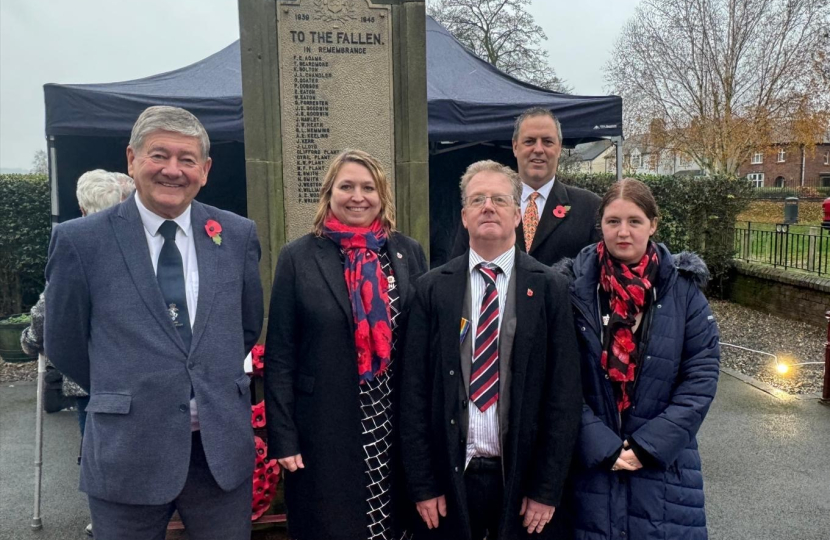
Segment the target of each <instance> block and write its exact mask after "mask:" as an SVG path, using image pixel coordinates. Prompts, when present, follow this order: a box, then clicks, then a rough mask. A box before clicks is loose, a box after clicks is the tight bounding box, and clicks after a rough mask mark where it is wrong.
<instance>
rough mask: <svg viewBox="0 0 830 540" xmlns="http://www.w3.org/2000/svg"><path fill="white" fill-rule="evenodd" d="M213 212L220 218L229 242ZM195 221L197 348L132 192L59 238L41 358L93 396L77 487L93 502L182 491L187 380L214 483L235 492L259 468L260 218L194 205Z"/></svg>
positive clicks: (144, 499)
mask: <svg viewBox="0 0 830 540" xmlns="http://www.w3.org/2000/svg"><path fill="white" fill-rule="evenodd" d="M208 219H213V220H216V221H218V222H219V223H220V224H221V226H222V228H223V231H222V243H221V245H216V244H215V243H214V242H213V241H212V240H211V239H210V238H209V237H208V235H207V233H206V232H205V223H206V222H207V220H208ZM191 220H192V224H193V241H194V242H195V247H196V256H197V259H198V270H199V293H198V294H199V297H198V306H197V311H196V317H195V323H194V325H193V339H192V343H191V346H190V350H187V349H185V346H184V342H183V341H182V339H181V337H180V336H179V334H178V332H177V331H176V329H175V328H174V327H173V325H172V324H171V322H170V319H169V318H168V316H167V314H166V312H165V306H164V300H163V298H162V295H161V291H160V289H159V287H158V283H157V281H156V277H155V272H154V270H153V265H152V262H151V260H150V255H149V250H148V249H147V241H146V238H145V234H144V227H143V224H142V222H141V218H140V216H139V213H138V208H137V207H136V203H135V200H134V196H133V197H130V198H129V199H127V200H126V201H125V202H123V203H121V204H119V205H117V206H114V207H112V208H109V209H107V210H104V211H102V212H99V213H97V214H94V215H92V216H89V217H86V218H83V219H76V220H72V221H69V222H66V223H63V224H60V225H57V226H56V227H55V229H54V231H53V233H52V242H51V245H50V246H49V262H48V264H47V267H46V277H47V281H49V287H48V289H47V293H46V303H47V304H48V305H49V309H48V310H47V311H46V324H45V331H46V335H45V338H46V339H45V345H46V353H47V355H48V356H49V358H50V359H51V360H52V362H53V363H54V364H55V366H56V367H57V368H58V369H60V370H61V371H62V372H63V373H65V374H66V375H68V376H70V377H71V378H72V379H74V380H75V381H77V382H78V384H80V385H81V386H82V387H83V388H85V389H87V390H88V391H89V392H90V401H89V405H88V406H87V409H86V411H87V413H88V417H87V424H86V431H85V433H84V441H83V457H82V460H81V490H82V491H85V492H86V493H87V494H89V495H92V496H94V497H98V498H100V499H105V500H108V501H113V502H118V503H125V504H164V503H167V502H169V501H171V500H173V499H174V498H175V497H176V495H178V493H179V492H181V490H182V487H183V486H184V483H185V479H186V478H187V471H188V467H189V462H190V443H191V431H190V408H189V406H188V403H189V401H190V392H191V385H192V388H193V392H194V394H195V398H196V403H197V406H198V412H199V422H200V424H201V437H202V442H203V445H204V449H205V455H206V456H207V462H208V465H209V467H210V470H211V472H212V473H213V476H214V478H215V480H216V482H217V483H218V484H219V486H220V487H221V488H222V489H224V490H231V489H233V488H235V487H237V486H238V485H239V484H240V483H241V482H243V481H244V480H245V479H249V478H250V477H251V474H252V473H253V466H254V438H253V432H252V429H251V409H250V407H251V395H250V389H249V384H250V383H249V378H248V376H247V375H246V374H245V373H244V371H243V368H242V363H243V359H244V357H245V355H246V354H247V353H248V352H249V351H250V349H251V347H253V345H254V344H255V343H256V340H257V338H258V337H259V334H260V330H261V328H262V317H263V304H262V286H261V283H260V278H259V257H260V247H259V240H258V239H257V235H256V227H255V225H254V223H253V222H252V221H250V220H247V219H245V218H242V217H239V216H237V215H235V214H232V213H230V212H225V211H222V210H219V209H217V208H213V207H210V206H206V205H204V204H201V203H198V202H196V201H194V202H193V203H192V211H191Z"/></svg>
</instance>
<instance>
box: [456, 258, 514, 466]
mask: <svg viewBox="0 0 830 540" xmlns="http://www.w3.org/2000/svg"><path fill="white" fill-rule="evenodd" d="M515 260H516V249H515V248H513V247H511V248H510V249H509V250H507V251H505V252H504V253H502V254H501V255H499V256H498V257H496V258H495V259H493V260H492V261H486V260H484V259H483V258H481V256H480V255H479V254H478V253H476V252H475V251H473V249H472V248H470V298H471V305H470V317H471V319H472V320H471V321H470V326H471V327H470V331H469V335H470V347H471V348H472V349H473V356H475V341H476V340H475V335H476V332H477V331H478V314H479V311H481V301H482V299H483V298H484V289H485V287H486V285H487V284H486V283H485V282H484V278H483V277H482V275H481V272H479V270H478V269H477V268H476V267H477V266H478V265H479V264H481V263H483V262H489V263H492V264H495V265H496V266H498V267H499V268H501V272H500V273H499V274H497V275H496V290H497V291H498V293H499V322H498V325H499V328H501V315H502V313H503V311H504V306H505V305H507V285H508V284H509V283H510V274H512V273H513V263H514V262H515ZM471 371H472V369H471ZM498 409H499V404H498V402H496V404H495V405H493V406H492V407H490V408H488V409H487V410H486V411H484V412H481V411H480V410H478V407H476V406H475V405H474V404H473V403H472V401H471V402H470V405H469V407H468V408H467V411H468V413H469V414H468V416H469V424H468V426H467V459H466V462H465V463H464V467H465V468H466V467H467V465H469V464H470V460H471V459H473V458H474V457H496V456H500V455H501V445H500V443H499V413H498Z"/></svg>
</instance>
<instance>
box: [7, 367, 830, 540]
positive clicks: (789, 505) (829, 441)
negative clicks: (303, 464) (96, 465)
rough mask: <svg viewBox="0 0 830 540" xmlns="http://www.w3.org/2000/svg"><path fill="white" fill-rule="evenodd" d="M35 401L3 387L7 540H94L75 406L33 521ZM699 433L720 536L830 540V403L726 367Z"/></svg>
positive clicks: (50, 432) (25, 390)
mask: <svg viewBox="0 0 830 540" xmlns="http://www.w3.org/2000/svg"><path fill="white" fill-rule="evenodd" d="M34 403H35V386H34V384H32V383H22V384H18V385H15V386H14V387H13V388H9V385H4V386H3V387H1V388H0V540H29V539H35V540H76V539H85V538H86V536H85V535H84V534H83V528H84V526H86V523H87V520H88V512H87V509H86V500H85V498H84V495H83V494H82V493H79V492H78V491H77V483H78V467H77V465H76V462H75V460H76V456H77V451H78V439H79V437H78V426H77V423H76V420H75V414H74V413H71V412H61V413H57V414H50V415H46V420H45V426H44V429H45V431H44V434H45V438H44V441H45V443H44V461H45V465H44V474H43V506H42V516H43V530H42V531H40V532H32V531H31V530H30V528H29V523H30V521H31V517H32V493H33V470H34V469H33V466H32V460H33V458H32V456H33V452H34V429H33V427H32V426H33V419H34V413H33V411H34ZM699 439H700V445H701V454H702V458H703V467H704V475H705V479H706V480H705V481H706V496H707V506H708V516H709V531H710V538H711V539H712V540H744V539H746V540H828V539H830V407H823V406H821V405H819V404H817V403H816V402H815V401H796V400H792V401H783V400H780V399H777V398H774V397H772V396H770V395H768V394H765V393H764V392H761V391H759V390H757V389H756V388H753V387H752V386H749V385H747V384H745V383H743V382H741V381H739V380H737V379H735V378H733V377H730V376H728V375H725V374H722V375H721V382H720V387H719V388H718V396H717V399H716V400H715V403H714V405H713V406H712V410H711V411H710V413H709V417H708V418H707V420H706V423H705V424H704V425H703V428H702V429H701V432H700V435H699ZM269 536H270V535H269ZM632 540H635V539H632Z"/></svg>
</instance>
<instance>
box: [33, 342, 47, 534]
mask: <svg viewBox="0 0 830 540" xmlns="http://www.w3.org/2000/svg"><path fill="white" fill-rule="evenodd" d="M45 377H46V357H45V356H43V354H42V353H41V354H39V355H38V357H37V410H36V413H35V414H36V416H35V507H34V513H33V515H32V529H33V530H35V531H39V530H40V529H42V528H43V522H42V521H41V519H40V485H41V477H42V473H43V387H44V384H45Z"/></svg>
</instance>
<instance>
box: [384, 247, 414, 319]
mask: <svg viewBox="0 0 830 540" xmlns="http://www.w3.org/2000/svg"><path fill="white" fill-rule="evenodd" d="M386 254H387V255H388V257H389V262H390V263H391V264H392V273H393V274H394V276H395V283H397V285H398V296H399V298H400V299H399V300H398V307H399V308H400V309H403V306H405V305H407V302H408V298H407V295H408V294H409V292H410V291H409V289H410V286H409V263H408V262H407V260H406V253H405V252H403V251H400V246H399V245H398V239H397V238H396V237H395V235H390V236H389V238H388V239H387V240H386Z"/></svg>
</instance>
